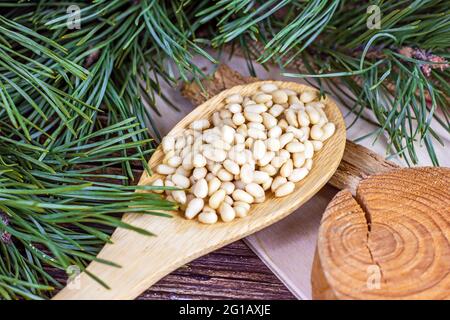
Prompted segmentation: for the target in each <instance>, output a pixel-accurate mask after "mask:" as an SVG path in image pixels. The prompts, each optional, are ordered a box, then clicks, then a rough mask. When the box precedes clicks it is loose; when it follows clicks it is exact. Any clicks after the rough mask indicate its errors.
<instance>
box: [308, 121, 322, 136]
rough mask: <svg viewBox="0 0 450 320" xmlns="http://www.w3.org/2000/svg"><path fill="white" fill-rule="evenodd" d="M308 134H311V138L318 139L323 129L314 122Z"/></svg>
mask: <svg viewBox="0 0 450 320" xmlns="http://www.w3.org/2000/svg"><path fill="white" fill-rule="evenodd" d="M309 134H310V136H311V139H313V140H320V139H321V138H322V136H323V130H322V128H321V127H320V126H319V125H318V124H315V125H313V126H312V127H311V131H310V133H309Z"/></svg>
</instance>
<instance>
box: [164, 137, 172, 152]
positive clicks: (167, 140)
mask: <svg viewBox="0 0 450 320" xmlns="http://www.w3.org/2000/svg"><path fill="white" fill-rule="evenodd" d="M161 146H162V149H163V151H164V153H168V152H169V151H172V150H174V149H175V138H174V137H172V136H165V137H164V138H163V139H162V141H161Z"/></svg>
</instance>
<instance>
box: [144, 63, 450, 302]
mask: <svg viewBox="0 0 450 320" xmlns="http://www.w3.org/2000/svg"><path fill="white" fill-rule="evenodd" d="M197 62H198V64H199V65H201V66H205V68H206V69H210V65H208V64H207V63H205V62H204V61H202V60H198V61H197ZM224 62H225V63H227V64H228V65H229V66H230V67H232V68H233V69H235V70H238V71H239V72H241V73H243V74H246V75H248V74H247V67H246V65H245V61H244V60H243V59H242V58H233V59H232V60H231V61H230V60H226V61H224ZM255 69H256V70H257V76H258V77H259V78H260V79H267V80H269V79H270V80H287V81H297V82H302V81H298V80H297V79H292V78H286V77H282V76H280V74H279V73H280V71H279V69H277V68H272V69H271V70H270V71H266V70H264V69H263V68H262V67H260V66H258V65H255ZM164 92H165V94H166V95H167V96H168V97H169V98H170V99H171V101H172V102H173V103H174V104H175V105H177V106H178V107H179V108H180V109H181V111H180V112H177V111H175V110H173V109H171V108H170V107H168V106H167V105H166V103H164V101H163V100H161V99H159V100H158V104H157V105H158V109H159V110H160V111H162V116H158V115H156V114H155V113H154V112H153V111H152V113H153V115H154V117H155V118H154V119H155V122H156V123H157V126H158V129H159V131H160V132H161V134H162V135H164V134H166V133H167V132H168V131H169V130H170V129H171V128H172V127H173V126H174V125H175V124H176V123H177V122H178V121H179V120H180V119H182V118H183V117H184V116H185V115H186V114H188V113H189V112H190V111H191V110H192V108H193V106H192V104H191V103H190V102H189V101H187V100H186V99H184V98H183V97H181V95H180V93H179V90H178V88H170V87H168V86H165V87H164ZM341 111H342V113H343V114H344V115H345V114H346V113H347V112H348V110H347V109H345V108H344V107H342V108H341ZM351 121H352V117H349V118H348V119H346V122H347V123H350V122H351ZM373 129H374V127H373V126H372V125H371V124H369V123H368V122H365V121H364V120H359V121H358V122H357V123H356V124H355V125H354V126H353V127H352V128H351V129H350V130H348V132H347V138H348V139H350V140H353V139H356V138H358V137H361V136H363V135H365V134H367V133H369V132H371V131H372V130H373ZM442 136H443V137H447V136H446V135H442ZM444 141H445V142H446V145H448V143H449V142H450V141H449V140H447V139H444ZM360 144H362V145H364V146H366V147H368V148H370V149H372V150H373V151H375V152H377V153H379V154H381V155H383V154H384V152H385V146H386V141H385V140H384V139H383V137H382V138H381V139H379V140H378V141H377V143H376V144H375V145H372V138H369V139H366V140H364V141H362V142H360ZM436 146H437V150H436V153H437V155H438V157H439V158H440V159H442V163H441V165H443V166H450V157H449V152H448V150H446V149H445V148H444V147H440V146H438V144H436ZM419 157H421V159H423V162H422V164H423V165H429V164H430V162H429V160H428V158H427V156H426V150H425V149H424V148H423V149H422V150H421V151H420V152H419ZM392 160H393V161H398V163H400V164H402V162H401V161H399V160H398V159H392ZM336 192H337V190H336V189H334V188H333V187H330V186H325V187H324V188H323V189H322V190H321V191H320V192H319V193H318V194H317V195H316V196H314V197H313V198H312V199H311V200H309V201H308V202H307V203H306V204H305V205H303V206H302V207H300V208H299V209H297V210H296V211H295V212H293V213H292V214H291V215H289V216H288V217H287V218H285V219H283V220H282V221H279V222H278V223H276V224H274V225H272V226H270V227H268V228H266V229H264V230H261V231H259V232H257V233H255V234H253V235H251V236H249V237H247V238H246V239H245V241H246V243H247V244H248V245H249V246H250V247H251V248H252V250H253V251H254V252H255V253H256V254H257V255H258V256H259V257H260V258H261V259H262V261H264V263H265V264H266V265H267V266H268V267H269V268H270V269H271V270H272V271H273V272H274V273H275V274H276V275H277V276H278V277H279V278H280V280H281V281H283V283H284V284H285V285H286V286H287V287H288V288H289V289H290V290H291V291H292V293H293V294H294V295H295V296H296V297H297V298H299V299H311V283H310V274H311V266H312V261H313V257H314V251H315V245H316V238H317V231H318V228H319V223H320V219H321V216H322V213H323V211H324V209H325V207H326V205H327V204H328V202H329V201H330V200H331V198H332V197H333V195H334V194H335V193H336Z"/></svg>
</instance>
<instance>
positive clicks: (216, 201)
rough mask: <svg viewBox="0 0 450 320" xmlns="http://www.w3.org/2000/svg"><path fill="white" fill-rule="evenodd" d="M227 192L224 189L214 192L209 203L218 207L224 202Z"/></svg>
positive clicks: (212, 206)
mask: <svg viewBox="0 0 450 320" xmlns="http://www.w3.org/2000/svg"><path fill="white" fill-rule="evenodd" d="M226 195H227V194H226V192H225V190H223V189H219V190H217V191H216V192H214V193H213V194H212V195H211V197H210V198H209V202H208V205H209V206H210V207H211V208H213V209H217V208H219V206H220V205H221V204H222V202H223V200H224V199H225V196H226Z"/></svg>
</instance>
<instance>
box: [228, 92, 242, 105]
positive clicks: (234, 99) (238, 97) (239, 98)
mask: <svg viewBox="0 0 450 320" xmlns="http://www.w3.org/2000/svg"><path fill="white" fill-rule="evenodd" d="M225 101H226V103H227V104H230V103H242V101H244V99H243V98H242V96H241V95H240V94H237V93H236V94H232V95H230V96H228V97H227V98H226V99H225Z"/></svg>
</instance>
